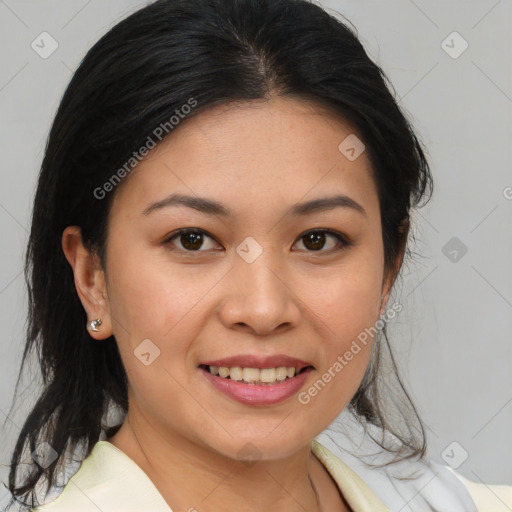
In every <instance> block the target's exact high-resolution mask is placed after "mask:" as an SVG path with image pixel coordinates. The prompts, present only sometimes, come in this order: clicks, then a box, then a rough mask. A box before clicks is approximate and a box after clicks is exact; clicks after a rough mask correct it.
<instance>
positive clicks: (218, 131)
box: [114, 98, 378, 213]
mask: <svg viewBox="0 0 512 512" xmlns="http://www.w3.org/2000/svg"><path fill="white" fill-rule="evenodd" d="M346 141H348V145H349V146H350V145H351V146H354V142H355V144H356V147H355V149H356V150H357V151H358V152H359V151H361V153H360V155H359V156H357V154H356V158H355V159H354V158H348V157H352V156H353V153H346V149H347V148H346V147H345V146H347V143H346ZM358 141H359V144H360V146H357V144H358ZM362 147H364V146H363V144H362V141H361V140H360V137H358V135H357V133H356V132H355V129H354V127H353V126H351V125H350V124H349V123H348V122H346V121H344V120H343V119H341V118H339V117H336V116H335V115H333V114H332V113H330V112H328V111H326V110H325V109H324V108H322V107H321V106H320V105H317V104H314V103H312V102H309V101H302V100H298V99H290V98H274V99H272V100H265V101H254V102H249V103H248V102H244V103H238V104H229V105H219V106H216V107H213V108H211V109H209V110H206V111H204V112H202V113H200V114H198V115H196V116H192V117H190V118H189V119H185V120H184V121H182V122H181V124H180V125H178V126H177V127H176V128H175V129H174V130H173V131H172V132H171V134H170V135H169V136H167V137H166V138H165V139H164V140H163V141H162V142H161V143H160V144H159V145H158V146H157V147H156V148H155V149H153V150H152V151H151V152H150V153H149V154H148V155H147V157H145V159H144V160H143V161H142V162H140V163H139V164H138V165H137V166H136V167H135V169H134V170H133V171H132V172H131V173H130V175H129V176H128V178H127V179H125V182H124V183H123V184H122V185H123V186H122V187H120V190H118V191H117V193H116V197H115V200H114V202H115V205H116V208H124V207H126V206H128V205H129V206H130V209H134V208H137V209H138V210H139V213H140V212H141V211H142V210H143V209H144V208H145V206H146V204H145V203H147V202H148V201H151V200H153V201H154V200H155V199H163V198H164V197H165V196H166V195H168V194H170V193H171V192H180V193H186V194H187V195H197V196H208V197H212V196H213V197H216V198H218V199H219V201H220V202H223V203H229V204H230V205H232V206H231V209H232V211H233V212H235V213H236V212H237V211H238V210H239V209H243V208H244V207H249V206H251V207H252V208H253V212H254V208H255V207H256V206H260V207H265V208H272V209H275V208H276V207H279V206H283V203H284V202H286V203H295V202H297V201H299V200H301V199H302V200H306V199H312V198H314V197H317V196H325V195H326V194H328V195H333V194H334V193H335V192H336V193H341V194H343V193H344V194H346V195H350V196H352V197H353V198H354V199H355V200H356V201H358V202H360V203H361V202H365V203H366V205H367V207H368V208H369V209H370V210H371V208H372V207H373V206H375V204H373V205H372V204H371V203H375V202H378V198H377V195H376V194H377V191H376V188H375V184H374V182H373V179H372V176H371V167H370V163H369V158H368V156H367V155H366V151H365V150H361V148H362ZM222 198H224V200H222ZM368 203H370V204H368ZM365 209H366V206H365Z"/></svg>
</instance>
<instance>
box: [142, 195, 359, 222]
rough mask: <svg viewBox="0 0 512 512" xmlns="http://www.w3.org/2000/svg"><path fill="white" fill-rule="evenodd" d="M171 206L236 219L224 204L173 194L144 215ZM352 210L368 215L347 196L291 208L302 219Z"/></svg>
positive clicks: (325, 198) (314, 200)
mask: <svg viewBox="0 0 512 512" xmlns="http://www.w3.org/2000/svg"><path fill="white" fill-rule="evenodd" d="M170 206H186V207H187V208H192V209H194V210H198V211H200V212H202V213H206V214H210V215H221V216H222V217H234V216H235V215H234V211H233V210H232V209H231V208H228V207H226V206H224V205H223V204H221V203H219V202H217V201H215V200H213V199H208V198H206V197H197V196H196V197H193V196H187V195H183V194H171V195H170V196H168V197H166V198H165V199H162V200H161V201H157V202H155V203H151V204H150V205H149V206H148V207H147V208H146V209H145V210H144V211H143V212H142V214H143V215H149V214H150V213H151V212H154V211H156V210H160V209H162V208H166V207H170ZM340 207H341V208H351V209H353V210H355V211H357V212H359V213H361V214H362V215H365V216H366V215H367V214H366V210H365V209H364V208H363V207H362V206H361V205H360V204H359V203H358V202H357V201H355V200H354V199H352V198H351V197H348V196H346V195H342V194H340V195H336V196H331V197H322V198H319V199H313V200H311V201H308V202H305V203H298V204H296V205H294V206H293V207H292V208H291V211H290V213H291V215H292V216H294V217H299V216H300V217H302V216H306V215H309V214H311V213H316V212H323V211H328V210H332V209H334V208H340Z"/></svg>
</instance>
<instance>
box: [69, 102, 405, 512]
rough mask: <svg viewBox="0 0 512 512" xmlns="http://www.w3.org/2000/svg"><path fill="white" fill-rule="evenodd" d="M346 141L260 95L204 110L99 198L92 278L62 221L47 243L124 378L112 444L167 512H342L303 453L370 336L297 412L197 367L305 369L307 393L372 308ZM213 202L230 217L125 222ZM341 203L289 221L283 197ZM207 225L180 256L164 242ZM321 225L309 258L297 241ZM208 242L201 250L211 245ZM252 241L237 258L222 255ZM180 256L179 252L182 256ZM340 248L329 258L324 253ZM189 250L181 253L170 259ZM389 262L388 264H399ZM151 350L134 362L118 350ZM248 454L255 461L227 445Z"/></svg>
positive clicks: (375, 284)
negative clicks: (235, 395)
mask: <svg viewBox="0 0 512 512" xmlns="http://www.w3.org/2000/svg"><path fill="white" fill-rule="evenodd" d="M352 133H355V131H354V129H353V128H352V127H351V126H350V125H349V124H347V123H345V122H343V120H339V119H335V118H334V117H333V116H332V115H328V113H326V112H325V111H323V110H322V109H321V108H320V107H319V106H318V105H315V104H312V103H309V102H306V101H303V100H298V99H290V98H287V99H284V98H272V99H271V100H268V101H258V102H251V103H245V104H241V105H231V106H226V105H223V106H219V107H215V108H213V109H210V110H208V111H205V112H203V113H201V114H199V115H197V116H196V117H191V118H189V119H186V120H184V121H182V122H181V124H180V125H178V127H176V128H175V129H174V131H173V132H172V133H171V134H170V136H169V137H168V138H167V139H164V141H163V142H162V143H161V144H160V145H159V146H157V147H156V148H155V149H154V150H152V151H151V152H150V154H149V155H148V156H147V157H146V159H145V160H144V161H142V162H141V163H140V164H139V165H138V166H137V167H136V169H135V170H133V171H132V172H131V173H130V175H129V176H128V177H127V178H125V179H124V181H123V182H122V183H121V184H120V185H119V186H118V187H117V190H115V192H112V193H115V197H114V201H113V205H112V210H111V214H110V218H109V234H108V240H107V265H106V273H103V271H102V269H101V267H100V266H99V265H98V261H97V259H96V258H95V256H94V255H93V254H89V253H88V252H87V251H86V250H85V249H84V247H83V246H82V244H81V241H80V237H79V233H80V231H79V228H78V227H76V226H70V227H68V228H67V229H66V230H65V231H64V233H63V237H62V247H63V250H64V253H65V254H66V257H67V259H68V261H69V263H70V265H71V266H72V267H73V271H74V275H75V284H76V288H77V292H78V294H79V297H80V299H81V301H82V304H83V306H84V308H85V310H86V312H87V315H88V318H89V320H92V319H95V318H101V320H102V325H101V326H100V328H99V332H90V335H91V336H92V337H93V338H95V339H98V340H100V339H105V338H107V337H109V336H110V335H111V334H112V333H113V334H114V336H115V338H116V340H117V343H118V346H119V350H120V353H121V357H122V360H123V364H124V367H125V369H126V372H127V375H128V380H129V412H128V415H127V418H126V420H125V422H124V424H123V426H122V427H121V429H120V430H119V432H118V433H117V434H116V435H115V436H114V437H113V438H111V439H109V441H110V442H112V443H113V444H114V445H115V446H117V447H118V448H119V449H121V450H123V451H124V452H125V453H126V454H127V455H128V456H130V457H131V458H132V459H133V460H134V461H135V462H136V463H137V464H138V465H139V466H140V467H141V468H142V469H143V470H144V471H145V472H146V473H147V474H148V476H149V477H150V478H151V480H152V481H153V482H154V484H155V486H156V487H157V488H158V490H159V491H160V493H161V494H162V496H163V497H164V499H165V500H166V501H167V503H168V504H169V506H171V508H172V509H173V510H174V511H181V510H183V511H186V510H189V509H190V508H191V507H195V508H196V509H197V510H198V511H200V512H203V511H205V512H207V511H214V510H223V511H225V512H229V511H235V510H236V511H238V512H240V511H246V510H247V511H248V510H251V511H252V512H258V511H260V510H261V511H268V510H272V509H278V508H281V509H283V510H289V511H295V510H297V511H298V510H301V511H304V510H308V511H315V510H319V508H318V506H317V504H316V499H315V494H314V491H313V489H312V486H311V484H310V482H309V479H308V473H309V475H311V478H312V480H313V482H314V485H315V487H316V488H317V490H318V492H319V495H320V505H321V509H322V510H338V511H343V510H350V508H349V507H348V506H347V504H346V502H345V501H344V500H343V498H342V496H340V494H339V492H338V491H337V488H336V486H335V484H334V482H333V481H332V480H331V478H330V476H329V475H328V473H327V472H326V470H325V469H324V468H323V466H322V465H321V464H320V462H319V461H318V460H317V459H316V458H315V457H314V456H313V455H312V454H311V452H310V443H311V441H312V439H313V438H314V437H315V436H317V435H318V434H320V433H321V432H322V431H323V430H324V429H326V428H327V427H328V426H329V425H330V424H331V423H332V421H333V420H334V419H335V418H336V417H337V416H338V415H339V413H340V412H341V411H342V410H343V409H344V408H345V406H346V405H347V404H348V403H349V401H350V399H351V398H352V396H353V395H354V393H355V392H356V390H357V388H358V386H359V384H360V382H361V379H362V377H363V375H364V372H365V369H366V367H367V364H368V361H369V357H370V353H371V345H372V340H371V338H370V339H369V343H368V344H367V345H366V346H362V350H361V351H360V352H359V353H358V354H357V355H355V356H354V358H353V359H352V360H351V361H350V362H349V363H348V364H347V365H346V366H345V367H344V368H343V370H342V371H340V372H338V373H337V374H336V376H335V377H334V378H332V379H331V381H330V382H329V383H328V384H327V385H326V386H325V387H324V389H322V390H321V391H320V392H319V393H318V394H317V395H316V396H315V397H313V398H311V401H310V402H309V403H308V404H307V405H303V404H301V403H300V402H299V401H298V399H297V394H296V395H294V396H293V397H291V398H289V399H287V400H285V401H284V402H281V403H278V404H274V405H271V406H251V405H245V404H241V403H239V402H237V401H234V400H232V399H231V398H228V397H227V396H225V395H224V394H222V393H220V392H219V391H217V390H216V389H215V388H214V387H213V386H212V385H211V384H210V383H209V382H208V381H207V380H206V379H205V378H204V375H203V373H202V372H203V371H202V370H200V369H199V368H198V365H199V364H201V363H202V362H204V361H207V360H214V359H219V358H223V357H228V356H234V355H237V354H258V355H270V354H287V355H290V356H293V357H297V358H300V359H302V360H304V361H307V362H309V363H310V364H311V365H312V366H313V367H314V369H313V371H312V372H311V373H310V374H309V376H308V380H307V381H306V383H305V385H304V387H303V388H302V389H301V391H303V390H307V389H308V388H309V387H310V386H311V385H312V384H313V383H314V382H315V381H317V380H318V379H319V378H320V376H321V375H322V374H323V373H325V372H326V371H327V369H328V368H329V367H332V365H333V364H334V362H335V361H336V360H337V357H338V356H339V355H343V354H344V353H345V352H346V351H347V350H348V349H349V348H350V346H351V344H352V342H353V341H354V340H355V339H356V338H357V336H358V334H359V333H361V332H362V331H364V330H365V328H368V327H371V326H373V325H374V324H375V322H376V321H377V320H378V318H379V315H380V314H381V313H383V312H384V310H385V307H386V303H387V299H388V296H389V292H390V288H391V285H392V282H393V280H394V277H395V275H396V273H394V272H393V273H390V274H389V275H385V272H384V252H383V244H382V231H381V218H380V212H379V201H378V195H377V189H376V186H375V183H374V181H373V179H372V177H371V172H370V164H369V159H368V158H367V155H366V153H365V152H363V153H362V154H361V155H360V156H359V157H358V158H357V159H355V160H354V161H349V160H348V159H347V158H346V157H345V156H344V155H343V154H342V153H341V152H340V151H339V149H338V146H339V144H340V143H341V142H342V141H343V140H344V139H345V138H346V137H347V136H348V135H350V134H352ZM175 192H179V193H183V194H186V195H191V196H201V197H208V198H211V199H214V200H216V201H218V202H221V203H222V204H224V205H225V206H227V207H229V208H231V209H232V210H233V211H234V217H233V218H223V217H222V216H219V215H217V216H216V215H208V214H204V213H202V212H199V211H197V210H194V209H190V208H187V207H183V206H178V207H177V206H172V207H167V208H162V209H158V210H155V211H153V212H152V213H150V214H148V215H143V214H142V212H143V210H144V209H145V208H147V207H148V206H149V205H150V204H151V203H153V202H155V201H159V200H162V199H164V198H165V197H167V196H168V195H169V194H171V193H175ZM335 194H345V195H347V196H349V197H351V198H352V199H354V200H355V201H357V202H358V203H359V204H360V205H361V206H363V208H364V210H365V211H366V214H365V215H363V214H361V213H359V212H358V211H356V210H355V209H352V208H347V207H344V208H343V207H341V208H340V207H338V208H334V209H331V210H328V211H324V212H315V213H313V214H309V215H308V216H305V217H297V218H294V217H292V216H291V215H290V214H289V210H290V209H291V207H292V206H293V205H294V204H295V203H299V202H304V201H309V200H312V199H316V198H320V197H329V196H332V195H335ZM181 228H196V229H201V230H204V231H206V234H205V235H204V238H203V244H202V245H201V244H197V247H199V248H198V249H196V250H195V251H194V250H193V249H192V250H190V247H191V245H192V244H190V242H189V244H188V245H187V239H185V240H183V237H182V238H181V239H180V236H179V235H178V236H177V237H176V238H174V239H173V240H172V241H171V242H169V241H167V242H166V240H168V239H169V238H170V235H172V234H173V233H174V232H176V230H178V229H181ZM320 228H328V229H332V230H335V231H337V232H339V233H340V234H342V235H345V236H346V237H347V238H348V239H349V240H350V241H351V242H352V245H351V246H348V247H344V248H343V247H342V246H341V245H340V244H341V242H339V241H338V240H337V239H336V238H335V237H333V236H332V235H329V234H328V235H326V237H325V239H324V244H323V245H322V243H321V242H320V243H319V245H318V247H319V249H318V250H315V246H314V244H313V243H308V242H307V240H305V239H304V235H305V234H306V233H307V232H309V231H312V230H315V229H320ZM210 236H211V237H212V238H210ZM248 236H250V237H252V238H254V239H255V240H256V241H257V243H258V244H259V245H260V246H261V248H262V249H263V252H262V254H261V255H260V256H259V257H258V258H256V260H255V261H253V262H252V263H250V264H249V263H247V262H246V261H245V260H244V259H243V258H241V257H240V256H239V254H238V253H237V252H236V248H237V247H238V246H239V245H240V244H241V243H242V242H243V241H244V240H245V239H246V237H248ZM182 244H184V245H182ZM340 246H341V247H342V248H341V250H336V248H337V247H340ZM186 248H189V250H188V252H187V249H186ZM399 263H401V261H400V262H399ZM145 339H150V340H151V341H152V343H153V344H154V345H156V346H157V347H158V348H159V350H160V354H159V357H157V358H156V359H155V360H154V361H153V362H152V363H151V364H150V365H148V366H146V365H144V364H142V363H141V361H140V360H139V358H137V357H136V356H135V355H134V350H136V349H137V347H138V346H139V345H140V343H141V342H142V340H145ZM247 443H252V444H253V445H254V446H255V447H256V448H257V452H258V459H259V460H258V461H257V462H256V463H255V464H252V465H248V464H245V463H244V462H241V461H240V460H238V459H239V455H238V453H239V451H240V450H241V449H243V448H244V447H246V446H247Z"/></svg>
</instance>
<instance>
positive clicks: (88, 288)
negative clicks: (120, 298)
mask: <svg viewBox="0 0 512 512" xmlns="http://www.w3.org/2000/svg"><path fill="white" fill-rule="evenodd" d="M62 250H63V251H64V254H65V256H66V259H67V260H68V263H69V264H70V265H71V268H72V269H73V274H74V278H75V287H76V291H77V293H78V297H79V298H80V301H81V302H82V305H83V307H84V309H85V311H86V313H87V326H84V328H87V331H88V333H89V335H90V336H91V337H92V338H94V339H96V340H103V339H106V338H108V337H109V336H111V335H112V322H111V317H110V306H109V302H108V295H107V287H106V279H105V274H104V272H103V269H102V268H101V266H100V264H99V257H98V256H97V255H96V254H93V253H90V252H89V251H88V250H87V249H86V248H85V247H84V245H83V243H82V232H81V229H80V227H79V226H68V227H67V228H66V229H65V230H64V231H63V233H62ZM97 318H99V319H101V325H100V326H99V327H98V329H99V330H98V332H95V331H92V330H91V329H90V327H89V322H90V321H91V320H95V319H97Z"/></svg>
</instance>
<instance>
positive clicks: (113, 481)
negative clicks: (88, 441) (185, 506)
mask: <svg viewBox="0 0 512 512" xmlns="http://www.w3.org/2000/svg"><path fill="white" fill-rule="evenodd" d="M70 510H73V512H98V510H101V511H102V512H117V511H118V510H123V512H132V511H133V512H140V510H151V511H152V512H172V511H171V509H170V507H169V506H168V505H167V503H166V502H165V500H164V499H163V497H162V496H161V494H160V493H159V492H158V490H157V489H156V487H155V486H154V484H153V483H152V482H151V480H150V479H149V477H148V476H147V475H146V473H144V471H142V469H141V468H140V467H139V466H138V465H137V464H136V463H135V462H134V461H133V460H132V459H130V458H129V457H128V456H127V455H126V454H125V453H123V452H122V451H121V450H119V449H118V448H116V447H115V446H114V445H113V444H111V443H109V442H107V441H98V442H97V443H96V444H95V446H94V448H93V450H92V452H91V454H90V455H89V456H88V457H87V458H86V459H85V460H84V461H83V462H82V464H81V465H80V468H79V470H78V471H77V472H76V473H75V474H74V475H73V477H72V478H71V479H70V480H69V481H68V483H67V484H66V486H65V487H64V489H63V490H62V492H61V493H60V495H59V496H58V497H57V498H56V499H54V500H53V501H51V502H50V503H45V504H44V505H41V506H39V507H35V508H33V509H32V510H31V512H69V511H70Z"/></svg>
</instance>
